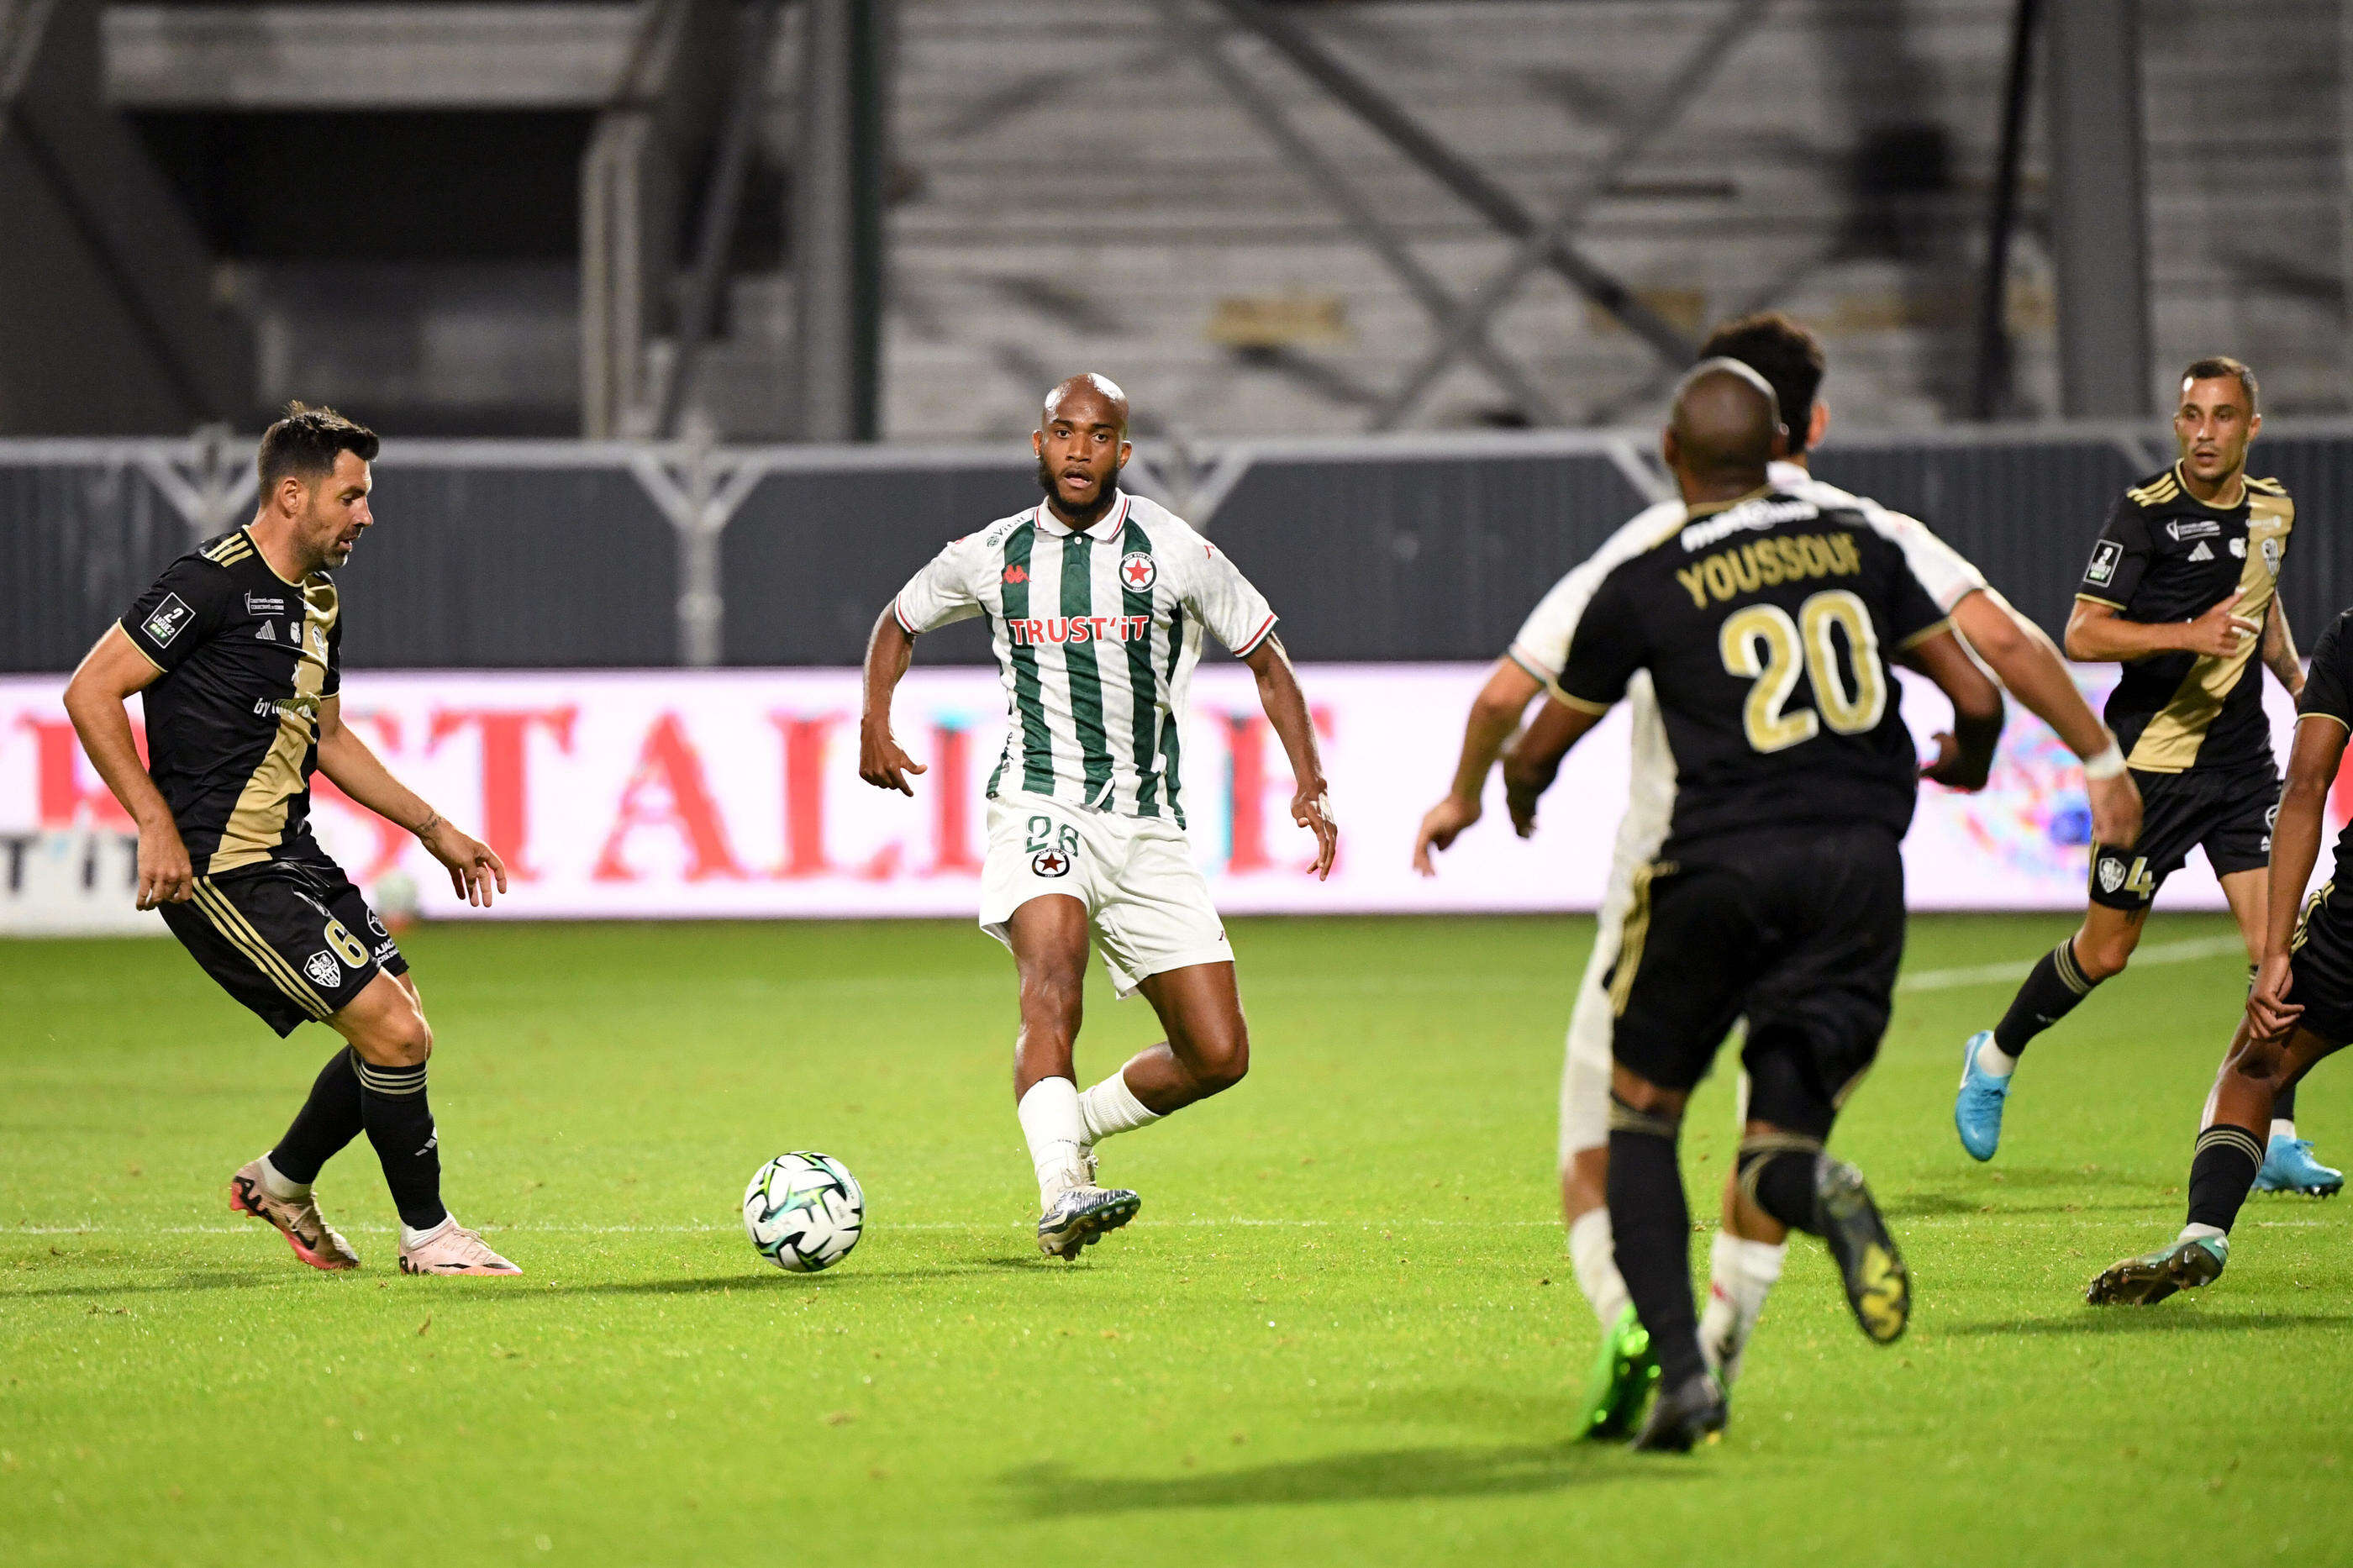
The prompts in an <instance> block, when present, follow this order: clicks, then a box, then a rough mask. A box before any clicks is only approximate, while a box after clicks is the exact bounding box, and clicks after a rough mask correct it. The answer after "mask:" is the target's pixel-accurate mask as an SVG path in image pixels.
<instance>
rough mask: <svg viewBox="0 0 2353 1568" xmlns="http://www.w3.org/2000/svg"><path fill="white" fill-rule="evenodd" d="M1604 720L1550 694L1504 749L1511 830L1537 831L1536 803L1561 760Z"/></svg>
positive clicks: (1526, 833) (1524, 834) (1520, 832)
mask: <svg viewBox="0 0 2353 1568" xmlns="http://www.w3.org/2000/svg"><path fill="white" fill-rule="evenodd" d="M1600 722H1601V715H1600V714H1599V713H1597V712H1595V711H1593V710H1590V709H1586V708H1574V707H1571V706H1570V705H1569V704H1567V703H1566V702H1563V701H1562V700H1560V699H1558V698H1557V697H1548V698H1546V700H1545V705H1544V706H1543V707H1541V708H1539V709H1537V710H1536V716H1535V718H1533V719H1531V720H1529V721H1528V727H1527V728H1526V729H1525V730H1524V731H1521V732H1520V735H1519V738H1518V739H1516V740H1514V742H1512V743H1511V744H1510V745H1509V746H1507V747H1505V748H1504V804H1505V805H1509V806H1510V807H1511V810H1512V831H1513V832H1514V833H1516V834H1518V835H1519V836H1520V837H1523V838H1530V837H1535V830H1536V802H1537V801H1538V800H1540V799H1541V798H1543V795H1544V792H1545V791H1546V790H1548V789H1550V788H1552V781H1553V780H1554V779H1555V778H1556V777H1558V776H1559V774H1560V760H1561V759H1562V758H1563V757H1565V756H1567V755H1568V749H1569V748H1570V747H1571V746H1574V745H1575V744H1577V742H1579V741H1581V740H1583V739H1584V738H1585V732H1586V731H1588V730H1590V729H1592V728H1593V726H1595V725H1596V724H1599V723H1600Z"/></svg>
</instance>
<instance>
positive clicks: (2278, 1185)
mask: <svg viewBox="0 0 2353 1568" xmlns="http://www.w3.org/2000/svg"><path fill="white" fill-rule="evenodd" d="M2344 1189H2345V1173H2344V1172H2342V1171H2332V1170H2330V1169H2329V1168H2328V1167H2327V1166H2326V1165H2324V1164H2322V1163H2320V1162H2319V1161H2317V1160H2316V1159H2314V1158H2313V1157H2312V1140H2310V1139H2309V1138H2290V1137H2288V1136H2287V1135H2286V1134H2285V1133H2282V1132H2274V1133H2273V1134H2272V1141H2271V1142H2270V1143H2269V1144H2268V1145H2267V1146H2266V1147H2265V1148H2264V1150H2263V1169H2262V1170H2260V1171H2257V1172H2256V1173H2255V1191H2257V1192H2259V1193H2302V1194H2305V1196H2306V1197H2312V1198H2333V1197H2335V1196H2336V1195H2337V1194H2338V1193H2340V1192H2342V1191H2344Z"/></svg>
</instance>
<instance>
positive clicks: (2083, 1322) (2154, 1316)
mask: <svg viewBox="0 0 2353 1568" xmlns="http://www.w3.org/2000/svg"><path fill="white" fill-rule="evenodd" d="M2348 1324H2353V1314H2348V1313H2345V1312H2245V1313H2240V1314H2236V1315H2233V1314H2231V1313H2225V1312H2201V1311H2199V1310H2195V1309H2194V1308H2193V1309H2187V1310H2177V1309H2169V1308H2164V1307H2157V1308H2147V1307H2109V1308H2092V1307H2086V1308H2084V1310H2082V1311H2080V1312H2077V1313H2075V1314H2074V1315H2073V1316H2071V1317H2065V1318H2036V1319H2031V1320H2028V1321H2008V1322H1983V1323H1953V1324H1948V1325H1941V1326H1939V1328H1938V1329H1937V1332H1938V1333H1940V1334H1951V1335H1955V1336H1957V1337H1959V1338H1964V1339H2007V1338H2009V1337H2010V1335H2012V1334H2199V1333H2223V1332H2231V1333H2239V1332H2244V1331H2249V1330H2262V1329H2317V1328H2342V1327H2345V1326H2346V1325H2348Z"/></svg>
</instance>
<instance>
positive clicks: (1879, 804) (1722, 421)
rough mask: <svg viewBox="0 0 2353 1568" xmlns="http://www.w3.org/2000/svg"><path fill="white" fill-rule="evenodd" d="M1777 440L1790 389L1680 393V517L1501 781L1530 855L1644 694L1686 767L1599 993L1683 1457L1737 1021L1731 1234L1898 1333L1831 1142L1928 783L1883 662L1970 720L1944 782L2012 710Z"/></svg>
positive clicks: (1608, 602)
mask: <svg viewBox="0 0 2353 1568" xmlns="http://www.w3.org/2000/svg"><path fill="white" fill-rule="evenodd" d="M1787 435H1788V433H1787V432H1786V431H1785V430H1784V429H1782V427H1781V423H1780V413H1779V407H1778V401H1777V399H1776V397H1775V395H1774V392H1773V389H1772V386H1771V384H1769V383H1767V381H1766V380H1765V378H1764V377H1763V376H1761V375H1759V374H1757V372H1756V371H1755V370H1753V369H1751V368H1750V367H1749V366H1747V365H1746V364H1744V363H1740V362H1739V361H1737V360H1734V359H1729V358H1716V359H1710V360H1706V361H1704V362H1702V363H1700V364H1699V365H1698V366H1696V367H1695V368H1694V370H1693V371H1692V373H1691V374H1689V375H1687V376H1686V377H1685V378H1684V379H1683V383H1682V384H1680V385H1679V386H1678V387H1677V389H1676V395H1675V401H1674V410H1673V415H1672V419H1671V421H1670V423H1669V425H1668V427H1667V431H1666V435H1665V441H1664V451H1665V456H1666V459H1667V463H1668V466H1669V467H1670V468H1672V469H1673V471H1674V475H1675V479H1676V484H1677V488H1678V489H1679V490H1680V492H1681V495H1682V502H1681V504H1680V505H1671V506H1663V507H1661V508H1658V509H1654V512H1653V513H1652V514H1646V521H1645V524H1644V527H1643V529H1642V531H1641V534H1640V536H1639V537H1635V538H1632V539H1630V540H1627V539H1624V538H1623V537H1622V536H1621V539H1620V540H1613V541H1612V548H1611V551H1610V552H1609V553H1610V559H1609V563H1607V565H1606V567H1605V568H1604V569H1603V570H1601V571H1600V572H1599V575H1598V580H1597V581H1594V582H1592V583H1590V584H1587V585H1586V589H1585V591H1586V593H1587V595H1588V597H1587V599H1586V602H1585V603H1584V604H1583V606H1582V611H1581V614H1579V615H1577V617H1576V619H1575V626H1574V631H1573V633H1572V635H1571V637H1570V640H1569V643H1568V646H1567V655H1566V658H1565V661H1564V664H1563V666H1562V668H1560V670H1559V671H1558V674H1557V676H1556V678H1555V679H1553V680H1552V681H1551V683H1550V685H1551V689H1552V692H1553V695H1552V698H1551V699H1550V700H1548V701H1547V702H1546V704H1545V706H1544V708H1543V709H1542V710H1540V711H1539V713H1538V714H1537V717H1536V718H1535V721H1534V722H1533V723H1532V724H1531V725H1530V726H1529V729H1528V731H1527V733H1526V734H1525V736H1523V737H1522V738H1521V739H1520V740H1519V742H1516V743H1515V744H1514V747H1513V748H1512V751H1511V752H1510V754H1509V755H1508V756H1507V758H1506V761H1505V764H1504V782H1505V785H1506V792H1507V798H1508V800H1509V803H1510V805H1511V811H1512V817H1513V823H1514V826H1515V827H1517V828H1518V829H1519V831H1520V832H1521V833H1522V834H1523V835H1524V836H1525V835H1526V834H1528V833H1531V832H1533V831H1534V830H1535V806H1536V802H1537V799H1538V797H1540V796H1541V795H1542V794H1543V793H1544V791H1545V790H1546V788H1547V787H1548V786H1549V785H1550V784H1551V782H1552V780H1553V777H1554V775H1555V773H1556V772H1557V770H1558V768H1559V764H1560V759H1561V758H1562V756H1563V755H1565V754H1566V753H1567V750H1568V749H1569V747H1570V746H1572V745H1574V744H1575V743H1576V742H1577V740H1578V739H1579V738H1580V737H1582V736H1583V735H1584V734H1585V733H1586V732H1587V731H1589V730H1590V729H1592V727H1593V726H1594V725H1595V724H1596V723H1598V722H1599V721H1600V718H1601V716H1602V714H1603V713H1605V712H1606V711H1607V710H1609V707H1610V706H1611V705H1613V704H1614V703H1616V702H1617V701H1618V700H1620V698H1622V697H1624V696H1626V695H1627V693H1628V689H1629V686H1630V683H1631V682H1633V681H1635V680H1636V679H1647V680H1648V681H1649V683H1650V686H1651V691H1652V693H1653V696H1654V698H1655V701H1656V704H1657V709H1658V712H1659V715H1660V720H1661V722H1662V728H1663V731H1664V739H1665V742H1666V745H1667V748H1668V749H1669V751H1670V752H1671V754H1672V757H1673V759H1674V764H1675V769H1676V778H1675V783H1674V788H1673V796H1672V806H1671V814H1670V816H1669V820H1668V823H1667V826H1666V828H1665V832H1664V834H1663V838H1662V842H1660V843H1659V844H1658V845H1657V847H1656V848H1655V850H1654V852H1653V853H1652V855H1651V857H1650V858H1648V859H1647V860H1646V861H1645V862H1644V863H1643V864H1642V865H1641V866H1640V867H1639V868H1637V869H1636V871H1635V874H1634V876H1633V879H1632V901H1631V907H1630V910H1628V911H1627V913H1626V916H1625V921H1624V926H1623V932H1622V935H1621V937H1620V942H1619V946H1618V950H1617V954H1616V958H1615V962H1614V963H1613V964H1612V965H1611V968H1610V972H1609V976H1608V980H1607V987H1608V994H1609V1003H1610V1008H1611V1012H1612V1014H1613V1015H1614V1018H1613V1023H1612V1027H1611V1032H1610V1033H1611V1052H1612V1056H1613V1058H1614V1064H1613V1066H1612V1068H1611V1071H1610V1082H1609V1142H1608V1156H1607V1170H1608V1174H1607V1195H1608V1211H1609V1229H1610V1233H1611V1235H1612V1237H1613V1238H1614V1249H1615V1262H1616V1265H1617V1269H1618V1272H1619V1274H1620V1275H1621V1276H1622V1277H1623V1279H1624V1285H1625V1289H1626V1290H1627V1291H1628V1292H1629V1294H1630V1296H1631V1298H1632V1301H1633V1306H1634V1310H1635V1311H1636V1313H1637V1314H1638V1315H1639V1318H1640V1321H1641V1325H1642V1327H1643V1328H1644V1329H1645V1330H1646V1331H1647V1332H1648V1336H1649V1342H1650V1348H1651V1352H1652V1353H1654V1354H1655V1355H1656V1357H1657V1360H1658V1364H1659V1367H1660V1392H1659V1397H1658V1400H1657V1402H1656V1404H1655V1405H1653V1406H1652V1408H1651V1415H1650V1418H1649V1420H1648V1421H1647V1422H1646V1423H1645V1424H1644V1425H1643V1426H1642V1429H1641V1432H1640V1433H1639V1434H1638V1435H1637V1436H1636V1437H1635V1446H1636V1447H1642V1448H1670V1449H1680V1448H1688V1447H1691V1446H1692V1445H1693V1444H1694V1443H1696V1442H1699V1441H1702V1440H1704V1439H1707V1438H1709V1437H1711V1436H1713V1435H1714V1434H1715V1433H1716V1432H1718V1431H1720V1430H1721V1429H1722V1427H1723V1426H1724V1424H1725V1418H1726V1406H1725V1394H1724V1389H1723V1387H1722V1385H1721V1384H1720V1382H1719V1381H1718V1379H1717V1377H1716V1376H1715V1374H1713V1373H1711V1372H1710V1370H1709V1368H1708V1365H1707V1362H1706V1358H1705V1355H1704V1352H1703V1350H1702V1348H1701V1344H1700V1339H1699V1322H1698V1314H1697V1311H1696V1310H1695V1307H1694V1301H1693V1299H1692V1288H1691V1276H1690V1262H1689V1251H1690V1239H1691V1223H1690V1214H1689V1210H1688V1208H1687V1205H1686V1204H1685V1201H1684V1197H1683V1179H1682V1174H1681V1172H1680V1170H1679V1168H1678V1162H1677V1156H1676V1146H1675V1145H1676V1138H1677V1135H1678V1133H1679V1131H1680V1128H1681V1123H1682V1119H1683V1106H1684V1104H1685V1102H1686V1100H1688V1099H1689V1097H1690V1093H1691V1090H1692V1089H1693V1088H1694V1086H1695V1085H1696V1084H1697V1083H1698V1082H1699V1079H1701V1077H1702V1076H1703V1075H1704V1073H1705V1072H1706V1070H1707V1068H1708V1066H1709V1063H1710V1061H1711V1060H1712V1058H1714V1056H1715V1052H1716V1050H1717V1048H1718V1047H1719V1046H1720V1044H1721V1043H1722V1041H1723V1039H1724V1037H1725V1033H1726V1032H1727V1031H1728V1030H1729V1029H1730V1027H1731V1026H1732V1024H1733V1021H1734V1020H1735V1019H1736V1018H1739V1017H1743V1016H1745V1017H1746V1019H1747V1022H1748V1032H1747V1040H1746V1046H1745V1047H1744V1049H1743V1051H1742V1063H1743V1066H1744V1067H1745V1068H1746V1069H1747V1072H1748V1076H1749V1079H1750V1082H1751V1086H1752V1087H1751V1092H1750V1096H1749V1101H1748V1111H1747V1121H1746V1125H1745V1127H1744V1129H1743V1136H1742V1140H1741V1146H1740V1156H1739V1164H1738V1181H1737V1184H1736V1190H1735V1194H1734V1202H1735V1204H1736V1206H1737V1207H1738V1208H1739V1209H1740V1210H1741V1211H1742V1216H1741V1223H1742V1224H1743V1225H1744V1226H1745V1227H1747V1228H1754V1229H1759V1230H1761V1229H1764V1228H1765V1227H1767V1226H1777V1227H1786V1228H1788V1229H1796V1230H1802V1231H1806V1232H1808V1233H1810V1234H1812V1235H1816V1236H1820V1237H1823V1238H1824V1240H1825V1241H1827V1242H1828V1243H1829V1246H1830V1249H1831V1256H1832V1257H1833V1258H1835V1260H1836V1261H1837V1264H1838V1267H1839V1271H1840V1274H1841V1278H1842V1280H1843V1282H1844V1285H1845V1289H1846V1294H1847V1300H1848V1304H1849V1305H1850V1307H1851V1308H1852V1310H1853V1312H1854V1315H1855V1319H1856V1321H1857V1322H1858V1323H1860V1324H1861V1326H1862V1330H1863V1331H1864V1333H1865V1334H1866V1335H1868V1336H1869V1337H1870V1338H1871V1339H1873V1341H1875V1342H1879V1343H1886V1342H1891V1341H1893V1340H1894V1339H1895V1338H1896V1337H1897V1336H1899V1335H1900V1334H1902V1333H1903V1331H1904V1330H1905V1324H1906V1322H1907V1321H1908V1320H1909V1316H1910V1310H1911V1284H1910V1278H1909V1276H1908V1274H1907V1273H1906V1272H1905V1268H1904V1263H1903V1259H1902V1258H1901V1257H1900V1255H1899V1254H1898V1252H1897V1249H1896V1247H1895V1242H1894V1238H1893V1237H1891V1236H1890V1235H1889V1234H1888V1231H1887V1227H1886V1226H1885V1224H1884V1222H1883V1221H1882V1219H1881V1218H1880V1215H1879V1213H1878V1210H1877V1207H1876V1205H1873V1202H1872V1199H1871V1194H1870V1191H1869V1189H1868V1188H1867V1187H1866V1186H1865V1185H1864V1184H1863V1181H1862V1176H1861V1175H1860V1173H1857V1172H1856V1171H1855V1170H1854V1168H1853V1167H1852V1165H1849V1164H1846V1163H1844V1162H1842V1161H1839V1160H1836V1159H1833V1158H1831V1156H1830V1155H1829V1154H1828V1153H1827V1152H1825V1150H1824V1147H1823V1143H1824V1140H1825V1139H1827V1137H1828V1136H1829V1134H1830V1131H1831V1124H1832V1122H1833V1121H1834V1120H1835V1119H1836V1116H1837V1112H1838V1109H1839V1107H1840V1106H1841V1105H1842V1104H1843V1103H1844V1101H1845V1099H1846V1096H1847V1094H1848V1093H1849V1092H1850V1091H1851V1090H1852V1088H1853V1086H1854V1084H1855V1083H1856V1081H1857V1080H1858V1079H1860V1078H1861V1077H1862V1073H1863V1072H1864V1071H1865V1070H1866V1069H1867V1068H1869V1067H1870V1065H1871V1062H1872V1060H1873V1058H1874V1057H1875V1056H1876V1055H1877V1052H1878V1048H1879V1040H1880V1037H1881V1035H1882V1034H1883V1032H1884V1030H1885V1028H1886V1026H1887V1018H1888V1012H1889V1005H1890V1002H1891V999H1892V996H1893V993H1894V983H1895V973H1896V967H1897V964H1898V963H1899V962H1900V960H1901V958H1902V955H1903V947H1904V863H1903V858H1902V854H1901V841H1902V838H1903V836H1904V833H1905V829H1906V828H1907V827H1908V826H1910V824H1911V818H1912V809H1913V802H1914V795H1915V790H1916V776H1917V773H1918V768H1919V763H1918V761H1917V757H1916V755H1915V750H1914V746H1913V741H1912V737H1911V734H1910V733H1909V731H1907V730H1906V729H1905V725H1904V721H1903V718H1902V715H1901V712H1900V704H1899V702H1898V700H1897V696H1898V692H1897V688H1896V683H1895V679H1894V673H1893V671H1892V670H1891V668H1889V660H1890V659H1891V658H1900V659H1902V660H1903V661H1904V662H1905V663H1906V664H1908V665H1912V666H1915V667H1916V668H1919V669H1921V670H1922V671H1923V672H1924V673H1926V675H1927V676H1928V677H1929V678H1930V679H1933V680H1934V681H1935V682H1936V684H1937V685H1938V686H1939V687H1941V688H1942V689H1944V691H1945V692H1946V694H1947V696H1948V697H1950V698H1951V700H1952V702H1953V708H1954V718H1955V722H1954V732H1955V734H1954V739H1953V741H1952V742H1951V744H1950V745H1949V746H1948V747H1947V754H1946V755H1945V756H1944V757H1943V758H1942V759H1940V762H1939V763H1938V766H1937V769H1936V776H1937V777H1939V778H1940V779H1942V780H1944V781H1945V782H1947V783H1950V784H1956V785H1958V786H1960V787H1964V788H1973V787H1977V786H1978V785H1981V784H1983V783H1984V781H1985V777H1986V773H1987V770H1988V768H1989V766H1990V764H1991V762H1992V757H1993V748H1994V742H1995V741H1996V740H1997V739H1998V738H1999V736H2000V730H2001V714H2002V704H2001V697H2000V692H1999V691H1998V690H1997V689H1995V687H1994V686H1993V683H1992V682H1991V681H1989V680H1988V679H1986V677H1985V676H1984V675H1983V674H1982V673H1981V672H1980V671H1979V670H1978V668H1977V667H1976V665H1974V664H1973V663H1971V662H1970V659H1969V657H1968V653H1967V652H1966V651H1965V650H1964V649H1963V648H1962V647H1961V646H1960V644H1959V642H1958V640H1957V638H1956V637H1954V635H1953V631H1952V627H1951V624H1950V622H1949V621H1948V620H1947V618H1946V610H1945V608H1944V607H1943V605H1941V604H1940V602H1939V600H1938V597H1937V595H1936V590H1935V589H1934V588H1933V587H1932V586H1931V585H1930V584H1929V583H1928V582H1926V580H1925V579H1924V578H1923V576H1922V575H1921V574H1920V573H1919V571H1918V570H1917V569H1915V565H1914V563H1913V560H1912V558H1911V556H1910V554H1909V553H1907V550H1906V546H1905V542H1904V541H1903V539H1902V537H1901V532H1902V531H1901V530H1900V529H1899V528H1898V527H1897V526H1896V524H1895V522H1894V521H1893V520H1891V519H1889V518H1888V517H1886V516H1885V515H1884V514H1883V513H1881V512H1879V511H1878V510H1877V509H1874V508H1872V507H1870V506H1869V505H1868V503H1863V502H1859V501H1856V500H1854V499H1853V498H1852V497H1845V496H1842V495H1841V494H1840V493H1839V492H1834V491H1831V490H1829V489H1827V487H1822V488H1819V489H1810V488H1808V487H1805V486H1803V485H1791V486H1784V485H1780V484H1777V483H1775V482H1774V480H1773V478H1772V476H1771V475H1770V474H1768V472H1767V464H1768V462H1769V460H1770V459H1771V458H1772V457H1773V455H1774V453H1775V451H1776V450H1777V446H1778V444H1780V443H1784V442H1786V440H1787Z"/></svg>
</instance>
